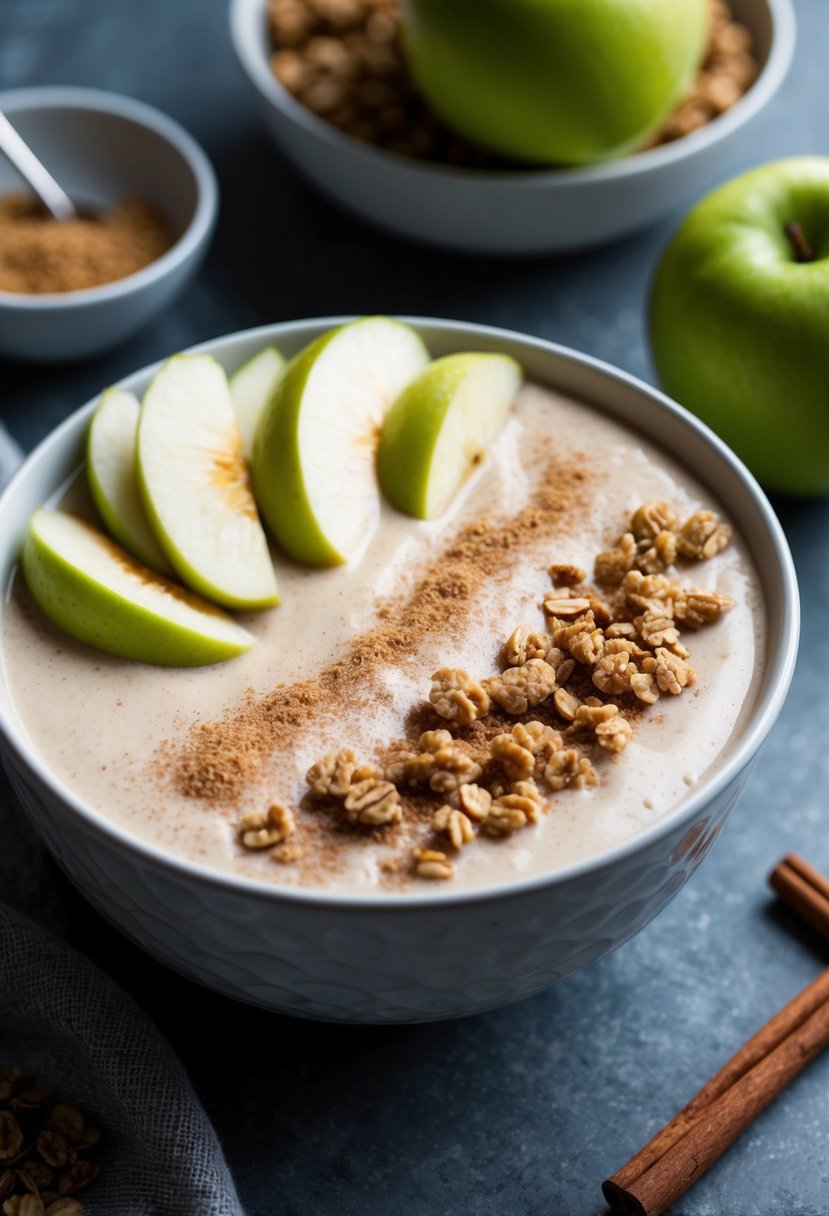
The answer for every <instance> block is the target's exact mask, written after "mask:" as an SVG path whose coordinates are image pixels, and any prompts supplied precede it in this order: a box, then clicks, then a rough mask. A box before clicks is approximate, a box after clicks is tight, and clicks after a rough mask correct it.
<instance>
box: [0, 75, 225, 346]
mask: <svg viewBox="0 0 829 1216" xmlns="http://www.w3.org/2000/svg"><path fill="white" fill-rule="evenodd" d="M0 109H1V110H3V112H4V113H5V114H6V115H7V116H8V118H9V119H10V121H11V122H12V124H13V126H15V127H16V128H17V130H18V131H19V133H20V134H21V135H22V137H23V139H25V140H26V142H27V143H28V144H30V146H31V147H32V149H33V151H34V152H35V153H36V154H37V155H38V156H39V157H40V159H41V160H42V161H43V163H44V164H45V165H46V166H47V168H48V169H49V170H50V171H51V172H52V173H53V174H54V176H55V178H56V179H57V180H58V181H59V182H60V184H61V185H62V186H63V188H64V189H65V190H66V192H67V194H68V195H69V197H70V198H72V199H73V200H77V202H78V203H80V204H81V205H87V206H90V205H91V206H93V207H102V208H105V207H107V206H112V205H114V204H115V203H118V202H120V201H122V200H123V199H127V198H143V199H146V200H148V201H149V202H152V203H155V204H156V206H157V207H158V208H159V210H160V211H161V212H162V213H163V214H164V216H165V217H166V219H167V222H168V223H169V225H170V228H171V230H172V234H173V238H174V243H173V245H172V247H171V248H170V249H169V250H168V251H167V252H166V253H165V254H163V255H162V256H161V257H160V258H158V259H156V261H154V262H152V263H150V265H149V266H146V267H144V269H143V270H138V271H136V273H135V274H131V275H128V276H127V277H126V278H123V279H118V280H117V281H116V282H114V283H107V284H104V285H103V286H101V287H89V288H84V289H83V290H81V291H68V292H60V293H57V292H56V293H53V294H48V295H47V294H44V295H35V294H22V293H19V292H12V291H0V353H2V354H4V355H7V356H9V357H11V358H15V359H31V360H37V361H42V362H51V361H57V360H64V359H76V358H81V357H83V356H86V355H91V354H95V353H97V352H99V351H102V350H105V349H106V348H107V347H109V346H114V345H115V343H116V342H120V341H122V339H124V338H126V337H127V336H128V335H129V334H131V333H133V332H134V331H135V330H136V329H138V328H139V327H140V326H142V325H144V324H145V322H147V321H149V320H150V319H151V318H152V317H154V316H156V314H157V313H158V312H160V310H161V309H162V308H164V307H165V306H166V305H167V304H169V303H170V301H171V300H172V299H173V297H174V296H175V295H176V294H177V293H178V292H179V291H181V289H182V288H183V287H184V285H185V284H186V283H187V281H188V279H189V278H190V276H191V275H192V274H193V272H194V271H195V270H196V267H197V266H198V264H199V262H200V261H201V259H202V257H203V256H204V253H205V252H206V250H207V246H208V243H209V241H210V236H211V234H212V231H213V226H214V223H215V220H216V212H217V206H218V189H217V186H216V178H215V175H214V173H213V169H212V168H211V165H210V162H209V161H208V159H207V157H206V156H205V154H204V153H203V152H202V150H201V148H200V147H199V146H198V144H197V143H196V142H195V140H193V139H192V138H191V136H189V135H188V134H187V132H186V131H185V130H184V129H183V128H182V127H180V126H179V125H178V123H176V122H173V120H172V119H170V118H167V117H166V116H165V115H164V114H162V113H160V112H159V111H158V110H155V109H153V108H152V106H148V105H145V104H144V103H143V102H140V101H134V100H133V99H132V98H129V97H121V96H119V95H118V94H116V93H105V92H102V91H100V90H98V89H76V88H63V87H54V88H53V87H48V88H32V89H15V90H12V91H10V92H6V93H0ZM21 189H23V190H25V189H26V187H25V185H24V184H23V183H22V182H21V180H20V178H19V177H18V175H17V174H16V173H15V171H14V169H12V167H11V166H10V165H9V164H8V163H7V162H6V161H5V159H4V158H2V157H0V194H5V193H7V192H9V191H11V190H21Z"/></svg>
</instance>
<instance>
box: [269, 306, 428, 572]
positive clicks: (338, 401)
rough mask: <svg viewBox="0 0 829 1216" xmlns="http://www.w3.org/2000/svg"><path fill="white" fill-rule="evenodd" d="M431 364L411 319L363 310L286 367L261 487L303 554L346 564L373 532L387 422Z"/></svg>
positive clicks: (285, 542) (287, 537) (287, 540)
mask: <svg viewBox="0 0 829 1216" xmlns="http://www.w3.org/2000/svg"><path fill="white" fill-rule="evenodd" d="M428 361H429V355H428V352H427V350H426V347H425V346H424V345H423V342H422V341H421V339H420V338H419V337H418V335H417V334H416V333H415V332H414V330H412V329H409V327H408V326H407V325H403V324H402V323H401V322H399V321H392V320H390V319H389V318H387V317H363V318H361V319H360V320H359V321H352V322H350V323H349V324H347V325H343V326H341V327H339V328H338V329H334V330H330V331H329V332H328V333H326V334H323V335H322V336H321V337H320V338H317V339H316V341H314V342H312V343H311V344H310V346H307V347H306V348H305V349H304V350H302V351H300V353H299V354H298V355H297V356H296V357H295V358H293V359H292V360H291V362H290V363H289V364H288V367H287V369H286V371H285V375H284V376H283V378H282V380H281V381H280V383H279V384H278V385H277V387H276V390H275V391H274V394H273V396H272V397H271V399H270V401H269V403H268V405H267V407H266V408H265V411H264V413H263V415H262V418H261V420H260V422H259V426H258V428H257V431H256V438H255V440H254V445H253V489H254V493H255V495H256V501H257V502H258V504H259V509H260V510H261V512H262V515H263V516H264V519H265V522H266V524H267V525H268V527H269V528H270V530H271V532H272V533H273V535H274V537H275V538H276V540H277V541H278V542H279V544H280V545H281V546H282V548H283V549H284V550H285V552H286V553H287V554H288V555H289V556H290V557H292V558H294V560H295V561H298V562H303V563H304V564H307V565H311V566H336V565H339V564H341V563H342V562H347V561H350V560H351V559H352V558H354V557H355V556H356V554H357V553H358V552H359V551H360V549H361V548H362V547H363V545H364V544H365V542H366V541H367V539H368V537H369V536H370V535H371V531H372V526H373V524H374V522H375V520H376V519H377V516H378V511H379V494H378V491H377V479H376V476H375V472H374V458H375V449H376V442H377V435H378V433H379V429H380V425H381V423H382V421H383V416H384V414H385V413H386V410H387V409H388V407H389V406H390V405H391V403H392V401H393V400H394V399H395V397H396V396H397V395H398V393H399V392H400V391H401V390H402V389H403V388H404V387H405V386H406V385H407V384H408V383H409V382H410V381H411V380H413V379H414V377H415V376H416V375H417V374H418V373H419V372H420V371H421V370H422V369H423V367H424V366H425V365H426V363H428Z"/></svg>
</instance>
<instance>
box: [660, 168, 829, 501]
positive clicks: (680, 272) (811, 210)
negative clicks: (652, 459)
mask: <svg viewBox="0 0 829 1216" xmlns="http://www.w3.org/2000/svg"><path fill="white" fill-rule="evenodd" d="M793 222H794V223H799V224H800V226H801V228H802V230H803V234H804V236H805V238H806V240H807V241H808V243H809V244H810V245H811V247H812V249H813V251H814V253H815V259H814V260H813V261H810V262H799V261H797V260H796V257H795V252H794V248H793V245H792V242H791V241H790V239H789V237H788V236H787V235H786V232H785V227H786V225H787V224H789V223H793ZM649 331H650V342H651V351H652V355H653V361H654V364H655V366H656V369H657V372H658V374H659V379H660V382H661V384H662V387H663V388H664V389H665V391H666V392H667V393H668V394H669V395H670V396H671V397H674V398H675V399H676V400H677V401H678V402H679V403H680V404H681V405H684V406H685V407H686V408H687V409H689V410H691V411H692V412H693V413H694V414H696V415H697V416H698V417H700V418H701V419H702V420H703V421H704V422H707V423H708V425H709V426H710V427H711V428H712V429H713V430H715V431H716V432H717V434H719V435H720V436H721V438H723V439H724V440H725V442H726V443H727V444H729V445H730V446H731V447H732V448H733V449H734V450H735V451H736V452H737V454H738V455H739V456H741V457H742V459H743V460H744V461H745V462H746V464H747V465H748V466H749V468H750V469H751V471H752V472H753V473H754V475H755V476H756V477H757V478H758V480H759V481H760V482H762V484H763V485H764V486H765V487H766V488H767V489H769V490H774V491H780V492H782V493H785V494H795V495H801V496H807V495H816V494H825V493H827V492H829V158H827V157H820V156H803V157H792V158H789V159H787V160H781V161H774V162H771V163H770V164H765V165H762V166H760V167H759V168H757V169H753V170H751V171H750V172H749V173H746V174H743V175H742V176H740V177H737V178H735V179H734V180H733V181H730V182H728V183H727V184H726V185H724V186H721V187H720V188H719V189H717V190H715V191H714V192H713V193H712V194H710V195H708V196H707V197H706V198H705V199H703V200H702V202H701V203H698V204H697V206H696V207H694V209H693V210H692V211H691V212H690V214H689V215H688V216H687V217H686V219H685V221H684V223H683V224H682V225H681V227H680V228H679V230H678V232H677V233H676V234H675V235H674V237H673V239H672V240H671V242H670V244H669V245H668V248H667V249H666V250H665V252H664V254H663V256H662V259H661V261H660V263H659V266H658V267H657V272H656V275H655V278H654V281H653V284H652V287H651V293H650V303H649Z"/></svg>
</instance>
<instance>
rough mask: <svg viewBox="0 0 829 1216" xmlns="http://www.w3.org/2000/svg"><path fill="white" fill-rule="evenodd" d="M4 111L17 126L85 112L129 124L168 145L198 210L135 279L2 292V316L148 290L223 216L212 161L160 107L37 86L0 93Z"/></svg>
mask: <svg viewBox="0 0 829 1216" xmlns="http://www.w3.org/2000/svg"><path fill="white" fill-rule="evenodd" d="M0 110H2V111H3V112H4V113H5V114H7V115H8V117H9V118H10V120H11V121H12V122H13V121H14V117H15V115H16V114H20V113H23V112H28V111H34V110H80V111H87V112H89V113H93V114H108V115H112V116H113V117H115V118H123V119H127V120H129V121H131V122H134V123H136V124H137V125H138V126H142V127H145V128H146V129H147V130H148V131H151V132H153V134H155V135H157V136H159V137H160V138H161V139H163V140H165V141H166V143H167V144H168V145H169V146H170V147H171V148H173V149H174V151H176V152H177V153H178V155H179V156H180V157H181V159H182V160H183V161H184V163H185V164H186V165H187V167H188V168H189V169H190V172H191V173H192V175H193V181H194V184H195V193H196V204H195V207H194V209H193V214H192V216H191V217H190V220H189V222H188V224H187V227H186V228H185V229H184V231H183V232H182V234H181V236H179V237H178V239H177V240H176V241H175V242H174V244H172V245H171V246H170V248H169V249H168V250H166V252H164V253H162V255H161V257H158V258H156V259H155V261H154V262H150V263H149V265H147V266H142V267H141V269H140V270H135V271H133V272H132V274H128V275H125V276H124V278H122V279H116V280H115V281H114V282H112V283H102V284H100V285H98V286H97V287H81V288H78V289H76V290H74V291H55V292H39V293H36V292H22V291H20V292H18V291H3V290H0V310H2V309H6V310H8V311H12V310H15V309H22V310H24V311H32V312H38V311H46V310H51V309H55V310H63V309H71V308H82V307H83V306H85V305H90V304H92V305H94V304H106V303H109V302H111V301H115V300H118V299H120V298H122V297H123V296H127V295H131V294H132V293H133V292H136V291H140V290H141V289H142V288H144V287H149V286H151V285H152V284H153V283H155V282H157V281H158V280H159V279H162V278H164V277H166V275H168V274H170V273H171V272H172V271H174V270H175V269H176V268H177V267H178V266H180V265H181V264H182V263H184V262H186V261H187V260H188V259H189V258H190V257H191V256H192V255H193V253H195V251H196V250H197V249H199V248H200V247H201V245H202V244H203V242H204V241H205V240H207V239H208V237H209V236H210V233H211V231H212V229H213V225H214V223H215V220H216V214H217V210H218V199H219V188H218V184H217V181H216V174H215V172H214V170H213V166H212V165H211V163H210V161H209V160H208V158H207V155H206V154H205V152H204V151H203V150H202V148H201V147H200V146H199V144H198V143H197V142H196V140H195V139H194V138H193V136H192V135H190V134H189V132H187V131H186V130H185V129H184V127H182V126H181V125H180V124H179V123H177V122H176V121H175V119H173V118H170V117H169V116H168V115H167V114H164V113H162V111H161V110H158V109H156V108H155V106H151V105H148V104H147V103H146V102H144V101H138V100H137V99H136V98H134V97H127V96H125V95H124V94H121V93H112V92H109V91H108V90H106V89H91V88H82V87H78V86H75V85H37V86H32V87H26V88H20V89H4V90H3V91H2V92H0Z"/></svg>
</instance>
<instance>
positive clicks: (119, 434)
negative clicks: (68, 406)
mask: <svg viewBox="0 0 829 1216" xmlns="http://www.w3.org/2000/svg"><path fill="white" fill-rule="evenodd" d="M140 408H141V407H140V406H139V404H138V399H137V398H136V397H135V396H134V395H133V394H132V393H127V392H125V391H124V390H123V389H121V388H108V389H106V391H105V392H104V393H102V394H101V400H100V401H99V402H98V406H97V408H96V410H95V413H94V414H93V415H92V422H91V423H90V424H89V435H88V437H87V442H86V473H87V481H88V482H89V490H90V493H91V494H92V501H93V502H94V503H95V506H96V507H97V508H98V511H99V513H100V516H101V519H102V520H103V521H104V525H105V526H106V528H107V530H108V531H109V532H110V534H111V535H112V536H114V537H115V539H116V540H117V541H118V542H119V543H120V544H122V545H123V546H124V548H125V549H128V550H129V552H130V553H131V554H132V555H133V557H137V558H138V560H139V561H140V562H143V563H144V565H145V566H149V567H150V568H151V569H152V570H158V571H160V572H161V573H162V574H171V573H172V567H171V566H170V563H169V562H168V561H167V559H166V557H165V556H164V554H163V553H162V552H161V549H160V548H159V544H158V541H157V540H156V539H155V537H154V536H153V533H152V531H151V529H150V525H149V524H148V523H147V516H146V514H145V513H144V508H143V506H142V505H141V496H140V494H139V493H138V478H137V477H136V475H135V443H136V437H137V435H138V415H139V412H140Z"/></svg>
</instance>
